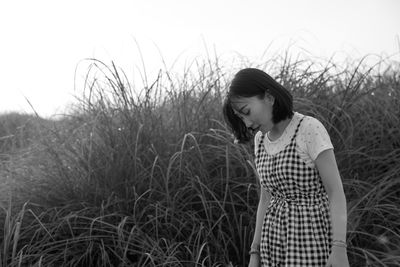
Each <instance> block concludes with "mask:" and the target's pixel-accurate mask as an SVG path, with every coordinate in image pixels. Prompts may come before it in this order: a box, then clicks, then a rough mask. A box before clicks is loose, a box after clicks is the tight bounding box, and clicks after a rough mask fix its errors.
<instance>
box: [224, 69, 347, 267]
mask: <svg viewBox="0 0 400 267" xmlns="http://www.w3.org/2000/svg"><path fill="white" fill-rule="evenodd" d="M223 111H224V116H225V120H226V122H227V123H228V125H229V126H230V128H231V130H232V131H233V133H234V135H235V137H236V139H237V140H238V141H239V142H247V141H250V139H251V137H252V136H253V133H256V134H255V137H254V142H255V166H256V169H257V176H258V177H259V180H260V183H261V194H260V201H259V204H258V209H257V219H256V226H255V233H254V239H253V243H252V245H251V250H250V262H249V266H251V267H255V266H307V267H309V266H334V267H336V266H337V267H339V266H340V267H346V266H349V263H348V259H347V252H346V247H347V246H346V223H347V213H346V199H345V195H344V191H343V186H342V182H341V179H340V174H339V171H338V168H337V164H336V160H335V155H334V152H333V146H332V143H331V141H330V138H329V135H328V133H327V131H326V129H325V128H324V126H323V125H322V124H321V122H319V121H318V120H317V119H315V118H313V117H310V116H304V115H303V114H300V113H298V112H293V99H292V96H291V94H290V93H289V92H288V91H287V90H286V89H285V88H284V87H283V86H282V85H280V84H279V83H277V82H276V81H275V80H274V79H273V78H271V77H270V76H269V75H268V74H266V73H265V72H263V71H261V70H258V69H253V68H248V69H243V70H241V71H239V72H238V73H237V74H236V75H235V77H234V79H233V80H232V83H231V85H230V87H229V93H228V96H227V98H226V101H225V103H224V108H223Z"/></svg>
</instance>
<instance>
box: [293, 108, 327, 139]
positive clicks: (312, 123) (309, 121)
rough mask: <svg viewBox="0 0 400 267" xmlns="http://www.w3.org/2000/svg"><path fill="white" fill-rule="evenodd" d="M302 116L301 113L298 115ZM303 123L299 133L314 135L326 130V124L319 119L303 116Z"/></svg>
mask: <svg viewBox="0 0 400 267" xmlns="http://www.w3.org/2000/svg"><path fill="white" fill-rule="evenodd" d="M298 114H300V113H298ZM301 116H303V122H302V123H301V125H300V129H299V131H300V132H302V133H310V134H311V133H313V132H319V131H321V130H322V131H324V130H326V128H325V126H324V124H323V123H322V122H321V121H320V120H319V119H317V118H315V117H313V116H310V115H303V114H301Z"/></svg>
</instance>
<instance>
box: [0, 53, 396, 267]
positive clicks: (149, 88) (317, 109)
mask: <svg viewBox="0 0 400 267" xmlns="http://www.w3.org/2000/svg"><path fill="white" fill-rule="evenodd" d="M90 63H91V64H90V67H89V68H88V73H87V80H86V84H85V85H84V89H83V94H82V95H84V96H82V97H81V98H80V99H79V102H77V105H76V106H75V107H74V109H73V110H71V112H70V114H67V115H66V116H65V117H63V118H61V119H58V120H46V119H42V118H38V117H37V116H34V115H26V114H16V113H9V114H3V115H2V116H0V164H1V165H0V177H1V181H0V182H1V184H2V187H1V189H2V191H1V204H2V209H1V213H0V218H1V221H0V227H1V229H2V233H3V234H2V235H1V247H0V266H209V267H212V266H227V265H228V264H230V263H231V264H232V266H245V265H246V264H247V261H248V257H249V256H248V254H247V252H248V250H249V247H250V244H251V241H252V237H253V231H254V226H255V216H256V208H257V201H258V190H259V185H258V183H257V179H256V176H255V174H254V168H253V144H252V143H250V144H247V145H242V144H234V143H233V139H232V135H231V133H230V132H229V131H228V129H227V128H226V126H225V124H224V122H223V119H222V113H221V112H222V110H221V108H222V101H223V98H224V95H225V93H226V89H227V86H228V82H229V80H230V79H231V78H232V73H234V72H235V71H236V70H237V69H238V68H237V69H234V68H232V69H226V68H224V67H223V66H221V65H220V63H219V62H218V60H209V59H207V60H204V62H199V61H197V62H196V64H193V65H192V67H190V68H187V69H185V70H184V71H182V72H179V73H172V72H170V71H166V70H164V71H160V73H159V75H158V77H157V78H155V79H154V80H153V81H150V82H149V83H147V82H146V81H145V80H144V84H145V85H144V86H143V88H141V90H140V93H138V94H136V93H134V92H136V91H137V89H138V88H134V86H133V85H132V83H130V82H129V81H128V80H127V78H126V75H125V74H124V72H123V70H121V69H119V68H117V67H116V66H115V65H114V64H109V65H107V64H104V63H102V62H101V61H98V60H92V61H90ZM248 66H249V64H246V63H243V64H242V66H240V67H248ZM252 66H253V67H259V68H262V69H264V70H266V71H267V72H268V73H270V74H271V75H272V76H274V77H276V78H277V79H278V80H279V81H280V82H281V83H282V84H283V85H284V86H286V87H287V88H288V89H290V90H291V92H292V93H293V95H294V97H295V109H296V111H299V112H301V113H304V114H308V115H312V116H315V117H316V118H318V119H319V120H321V121H322V123H323V124H324V125H325V127H326V128H327V130H328V131H329V133H330V135H331V139H332V142H333V145H334V147H335V153H336V157H337V161H338V165H339V169H340V173H341V177H342V180H343V183H344V187H345V193H346V197H347V202H348V244H349V247H348V254H349V259H350V261H351V266H399V265H400V230H399V229H400V227H399V226H400V220H399V218H400V201H399V199H400V75H399V73H400V72H399V70H400V67H399V66H400V64H399V62H396V61H392V62H382V63H381V64H378V65H375V66H373V67H368V66H365V65H364V61H362V60H360V61H358V62H355V63H353V64H349V65H347V66H346V67H339V66H338V65H335V64H334V63H332V62H330V61H329V62H326V63H325V64H317V63H315V62H313V61H309V60H298V59H296V60H293V59H291V58H290V57H288V56H286V57H283V58H278V57H277V58H276V60H273V61H270V62H265V63H263V64H259V65H252ZM383 66H384V67H383Z"/></svg>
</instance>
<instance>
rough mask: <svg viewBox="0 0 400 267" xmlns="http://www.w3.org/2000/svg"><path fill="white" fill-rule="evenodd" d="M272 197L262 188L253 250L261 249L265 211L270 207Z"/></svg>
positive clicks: (252, 245)
mask: <svg viewBox="0 0 400 267" xmlns="http://www.w3.org/2000/svg"><path fill="white" fill-rule="evenodd" d="M270 199H271V195H270V194H269V193H268V192H267V191H265V189H264V188H263V187H262V186H260V201H259V202H258V208H257V218H256V228H255V230H254V238H253V243H252V244H251V247H252V248H255V247H259V246H260V242H261V230H262V225H263V221H264V216H265V211H266V210H267V207H268V205H269V201H270Z"/></svg>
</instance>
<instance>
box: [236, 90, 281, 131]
mask: <svg viewBox="0 0 400 267" xmlns="http://www.w3.org/2000/svg"><path fill="white" fill-rule="evenodd" d="M231 103H232V107H233V112H234V113H235V114H236V115H237V116H238V117H239V118H241V119H242V121H243V123H244V124H245V125H246V127H247V128H251V129H253V130H254V131H255V132H257V131H262V132H263V133H266V132H268V131H270V130H271V129H272V127H273V126H274V124H273V123H272V106H273V104H274V98H273V97H272V96H270V95H268V94H265V97H263V98H262V99H260V98H258V96H252V97H233V98H232V99H231Z"/></svg>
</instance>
